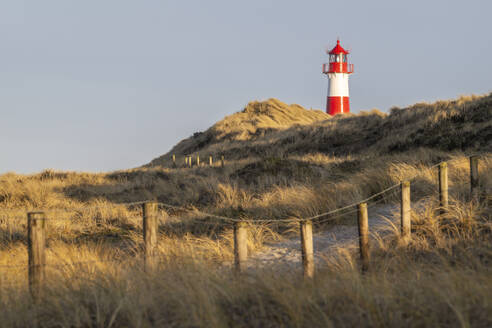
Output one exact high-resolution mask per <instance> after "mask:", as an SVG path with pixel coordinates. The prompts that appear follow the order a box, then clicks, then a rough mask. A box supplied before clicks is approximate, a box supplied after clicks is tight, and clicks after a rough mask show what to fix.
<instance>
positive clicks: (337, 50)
mask: <svg viewBox="0 0 492 328" xmlns="http://www.w3.org/2000/svg"><path fill="white" fill-rule="evenodd" d="M348 53H349V52H348V51H347V50H345V49H343V48H342V46H340V40H337V45H336V46H335V48H333V49H331V51H330V52H329V54H330V55H338V54H344V55H348Z"/></svg>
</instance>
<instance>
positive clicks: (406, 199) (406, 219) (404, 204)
mask: <svg viewBox="0 0 492 328" xmlns="http://www.w3.org/2000/svg"><path fill="white" fill-rule="evenodd" d="M410 204H411V203H410V181H403V182H402V183H401V206H400V208H401V238H402V240H403V241H404V242H408V239H410V233H411V229H412V226H411V225H412V223H411V205H410Z"/></svg>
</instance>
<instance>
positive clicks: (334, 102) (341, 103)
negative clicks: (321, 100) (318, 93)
mask: <svg viewBox="0 0 492 328" xmlns="http://www.w3.org/2000/svg"><path fill="white" fill-rule="evenodd" d="M327 53H328V55H329V56H330V62H329V63H328V64H323V74H326V75H328V80H329V81H328V99H327V101H326V112H327V113H328V114H330V115H335V114H340V113H348V112H349V111H350V104H349V86H348V78H349V74H352V73H353V72H354V65H353V64H349V63H348V58H347V57H348V54H349V52H348V51H347V50H345V49H343V48H342V46H341V45H340V40H337V45H336V46H335V47H334V48H333V49H332V50H331V51H329V52H328V51H327Z"/></svg>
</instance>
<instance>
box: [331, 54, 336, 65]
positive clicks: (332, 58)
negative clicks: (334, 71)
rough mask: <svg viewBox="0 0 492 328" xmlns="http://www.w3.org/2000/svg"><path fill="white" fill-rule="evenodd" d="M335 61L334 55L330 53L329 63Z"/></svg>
mask: <svg viewBox="0 0 492 328" xmlns="http://www.w3.org/2000/svg"><path fill="white" fill-rule="evenodd" d="M334 62H335V55H330V63H334Z"/></svg>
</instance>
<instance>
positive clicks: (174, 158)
mask: <svg viewBox="0 0 492 328" xmlns="http://www.w3.org/2000/svg"><path fill="white" fill-rule="evenodd" d="M173 167H176V155H175V154H173Z"/></svg>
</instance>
